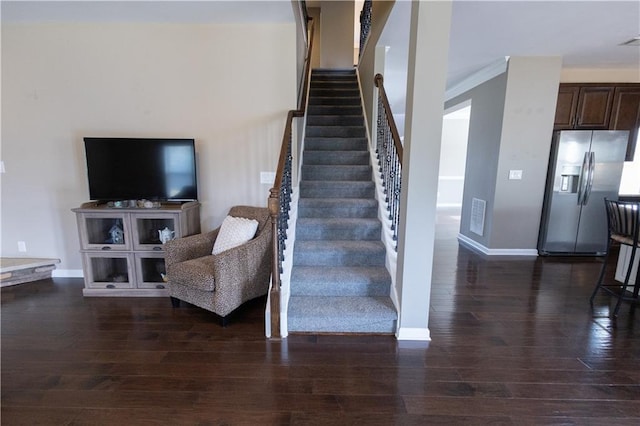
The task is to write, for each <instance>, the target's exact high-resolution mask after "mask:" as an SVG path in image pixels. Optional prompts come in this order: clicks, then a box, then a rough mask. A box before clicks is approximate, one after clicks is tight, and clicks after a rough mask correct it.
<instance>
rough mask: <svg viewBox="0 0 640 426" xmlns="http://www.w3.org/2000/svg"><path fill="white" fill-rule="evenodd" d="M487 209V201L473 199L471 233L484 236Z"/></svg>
mask: <svg viewBox="0 0 640 426" xmlns="http://www.w3.org/2000/svg"><path fill="white" fill-rule="evenodd" d="M486 207H487V202H486V201H485V200H480V199H479V198H473V199H472V201H471V221H470V223H469V231H471V232H473V233H474V234H478V235H480V236H482V235H484V212H485V209H486Z"/></svg>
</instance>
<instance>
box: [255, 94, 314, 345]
mask: <svg viewBox="0 0 640 426" xmlns="http://www.w3.org/2000/svg"><path fill="white" fill-rule="evenodd" d="M308 89H309V88H308V87H307V90H308ZM307 102H308V99H307ZM306 110H307V108H305V114H304V117H302V118H301V119H300V120H296V121H295V123H296V124H295V126H296V128H298V124H297V123H298V121H299V122H301V124H300V125H301V126H302V132H300V144H299V145H298V144H297V143H294V142H297V141H295V140H294V141H292V147H291V149H292V154H293V162H294V164H293V165H292V168H295V173H294V174H293V177H294V180H295V181H294V182H292V187H291V204H290V205H289V206H290V210H289V220H288V221H287V239H286V240H285V242H284V244H285V249H284V253H283V256H284V259H283V260H282V274H281V275H280V336H281V337H282V338H285V337H287V336H288V335H289V329H288V326H287V324H288V314H287V313H288V312H289V299H290V297H291V271H292V269H293V250H294V246H295V241H296V224H297V222H298V200H299V199H300V180H301V179H302V162H303V156H304V140H305V136H306V129H307V113H306ZM292 134H298V132H292ZM298 146H299V148H300V149H299V150H298ZM274 238H275V237H274ZM271 285H273V279H272V281H271V283H270V284H269V293H267V294H268V296H267V308H266V310H265V336H266V337H271V310H270V308H271V303H270V302H271V299H270V298H271Z"/></svg>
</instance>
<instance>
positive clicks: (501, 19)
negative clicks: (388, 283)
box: [379, 0, 640, 114]
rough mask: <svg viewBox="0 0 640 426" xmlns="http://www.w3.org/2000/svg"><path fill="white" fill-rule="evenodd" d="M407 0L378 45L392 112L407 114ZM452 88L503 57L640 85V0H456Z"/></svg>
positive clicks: (450, 67) (399, 4) (449, 83)
mask: <svg viewBox="0 0 640 426" xmlns="http://www.w3.org/2000/svg"><path fill="white" fill-rule="evenodd" d="M410 14H411V2H410V1H398V2H396V4H395V6H394V8H393V10H392V13H391V15H390V17H389V20H388V22H387V26H386V27H385V30H384V32H383V34H382V36H381V39H380V41H379V43H380V44H383V45H386V46H390V48H389V50H388V53H387V58H386V66H385V74H387V76H385V77H388V78H385V88H386V87H387V81H390V82H393V84H394V86H395V87H394V86H391V87H389V88H387V91H388V92H390V93H389V98H390V102H391V104H392V108H393V110H394V112H396V113H400V114H401V113H402V112H403V111H404V87H406V64H407V56H408V44H409V43H408V40H409V22H410ZM451 21H452V22H451V34H450V45H449V63H448V71H447V72H448V76H447V87H448V88H451V87H453V86H455V85H456V84H458V83H460V82H462V81H464V80H465V79H466V78H468V77H469V76H471V75H473V74H474V73H476V72H477V71H479V70H481V69H483V68H485V67H487V66H489V65H491V64H494V63H496V61H499V60H501V59H504V58H505V57H506V56H561V57H562V63H563V65H562V66H563V68H585V69H594V68H614V69H631V70H634V71H636V72H637V75H638V79H640V47H639V46H620V44H621V43H623V42H625V41H627V40H629V39H631V38H633V37H636V36H638V35H640V1H637V0H632V1H591V0H582V1H570V0H555V1H520V0H510V1H484V0H475V1H472V0H466V1H465V0H454V1H453V10H452V17H451Z"/></svg>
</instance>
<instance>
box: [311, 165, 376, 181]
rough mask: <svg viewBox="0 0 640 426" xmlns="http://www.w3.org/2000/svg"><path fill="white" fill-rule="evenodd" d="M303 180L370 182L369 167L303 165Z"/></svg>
mask: <svg viewBox="0 0 640 426" xmlns="http://www.w3.org/2000/svg"><path fill="white" fill-rule="evenodd" d="M302 179H303V180H359V181H362V180H371V166H368V165H367V166H364V165H362V166H360V165H357V166H354V165H348V166H336V165H303V166H302Z"/></svg>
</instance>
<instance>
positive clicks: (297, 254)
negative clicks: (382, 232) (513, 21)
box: [293, 240, 385, 266]
mask: <svg viewBox="0 0 640 426" xmlns="http://www.w3.org/2000/svg"><path fill="white" fill-rule="evenodd" d="M293 264H294V265H295V266H384V264H385V248H384V245H383V244H382V242H381V241H348V240H330V241H313V240H302V241H296V245H295V248H294V250H293Z"/></svg>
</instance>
